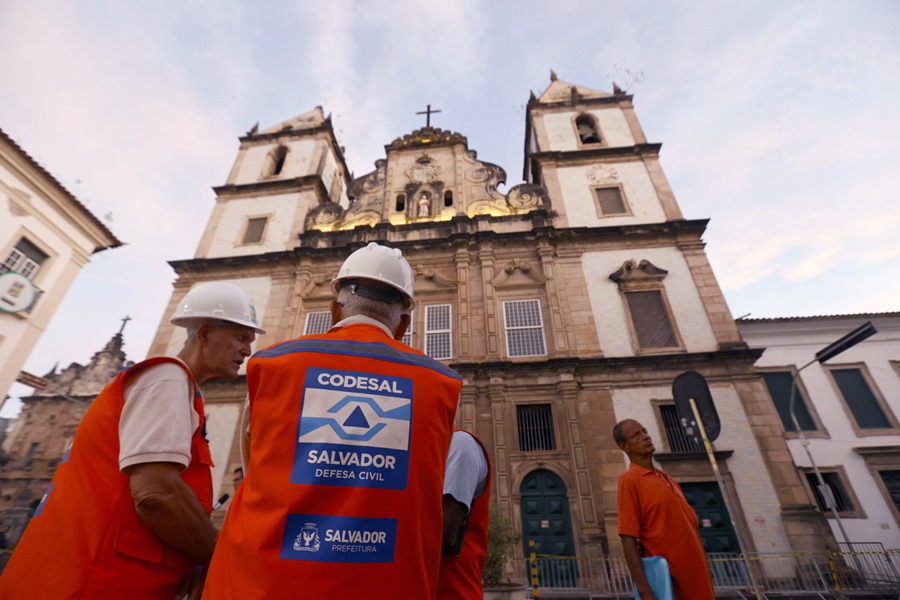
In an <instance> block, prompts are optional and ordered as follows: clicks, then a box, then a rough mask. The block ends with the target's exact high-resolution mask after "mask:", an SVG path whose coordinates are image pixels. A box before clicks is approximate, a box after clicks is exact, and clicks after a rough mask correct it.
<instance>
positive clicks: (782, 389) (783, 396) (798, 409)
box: [762, 371, 818, 431]
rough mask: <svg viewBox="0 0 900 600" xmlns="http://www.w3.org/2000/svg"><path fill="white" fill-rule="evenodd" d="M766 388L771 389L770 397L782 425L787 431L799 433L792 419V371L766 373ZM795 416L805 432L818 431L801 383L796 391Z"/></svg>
mask: <svg viewBox="0 0 900 600" xmlns="http://www.w3.org/2000/svg"><path fill="white" fill-rule="evenodd" d="M762 377H763V381H765V382H766V387H767V388H769V395H770V396H772V401H773V402H774V403H775V409H776V410H777V411H778V416H779V417H781V424H782V425H784V430H785V431H797V428H796V427H794V421H793V419H791V408H790V404H791V384H792V382H793V373H791V372H790V371H766V372H764V373H763V374H762ZM794 416H796V417H797V422H798V423H799V424H800V428H801V429H802V430H803V431H817V430H818V427H816V423H815V421H814V420H813V418H812V415H811V414H810V412H809V404H807V400H806V397H805V395H804V394H803V390H802V389H801V388H800V385H799V382H798V385H797V387H796V389H795V390H794Z"/></svg>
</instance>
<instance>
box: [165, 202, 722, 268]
mask: <svg viewBox="0 0 900 600" xmlns="http://www.w3.org/2000/svg"><path fill="white" fill-rule="evenodd" d="M510 221H521V222H529V223H530V224H531V227H530V228H529V229H526V230H521V231H511V232H497V231H494V230H493V228H492V227H491V224H492V223H498V222H507V223H508V222H510ZM551 222H552V215H550V213H548V212H547V211H545V210H537V211H533V212H531V213H528V214H524V215H512V216H508V217H494V216H492V215H478V216H475V217H465V216H460V217H455V218H454V219H452V220H450V221H441V222H430V223H411V224H408V225H393V224H391V223H388V222H382V223H378V224H376V225H374V226H371V227H370V226H364V227H357V228H354V229H346V230H339V231H318V230H310V231H306V232H304V233H301V234H299V236H298V241H299V245H298V246H297V247H296V248H294V249H293V250H284V251H280V252H268V253H263V254H250V255H241V256H224V257H216V258H190V259H184V260H171V261H169V265H170V266H171V267H172V268H173V269H174V270H175V272H176V273H179V274H181V273H185V272H200V271H205V270H208V269H216V268H223V267H228V268H239V267H248V266H252V265H260V264H276V263H279V262H282V261H285V260H288V261H293V260H296V258H297V257H298V256H304V255H310V254H313V255H315V254H321V255H325V256H328V255H340V256H345V255H346V254H347V253H348V251H349V250H352V249H356V248H357V247H360V248H361V247H363V246H365V245H366V244H367V243H369V242H380V243H386V244H390V245H393V246H396V247H398V248H400V249H402V250H405V249H406V248H411V247H415V248H423V247H428V246H432V245H440V244H448V243H449V244H454V243H466V242H469V241H473V242H482V241H490V240H498V241H499V240H504V241H510V240H534V239H547V238H549V239H551V240H555V243H560V242H562V241H564V240H571V241H573V242H577V241H578V240H580V239H590V240H596V239H597V238H613V239H614V238H621V237H628V238H632V239H633V238H665V237H669V238H671V237H678V236H679V235H681V234H687V235H689V236H691V237H692V238H694V237H697V238H699V237H700V236H701V235H702V234H703V232H704V231H705V230H706V226H707V224H708V223H709V219H690V220H680V221H668V222H665V223H645V224H640V225H617V226H613V227H575V228H556V227H553V226H552V225H550V223H551ZM426 230H427V231H429V233H430V235H428V237H421V238H415V237H414V236H411V235H410V233H411V232H415V231H426ZM504 266H505V265H504Z"/></svg>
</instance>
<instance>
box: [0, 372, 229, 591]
mask: <svg viewBox="0 0 900 600" xmlns="http://www.w3.org/2000/svg"><path fill="white" fill-rule="evenodd" d="M161 362H174V363H176V364H178V365H180V366H182V367H184V368H185V371H187V372H188V377H189V378H190V382H191V386H192V387H194V389H197V388H196V386H195V385H194V378H193V375H191V373H190V371H189V370H188V369H187V367H185V365H184V364H183V363H181V362H180V361H177V360H175V359H174V358H168V357H157V358H151V359H148V360H146V361H144V362H141V363H138V364H136V365H134V366H132V367H131V368H129V369H128V370H126V371H123V372H122V373H120V374H119V376H118V377H116V378H115V379H114V380H113V381H112V382H111V383H109V384H108V385H107V386H106V387H105V388H104V389H103V391H102V392H100V395H99V396H97V398H96V399H95V400H94V402H93V404H91V407H90V408H89V409H88V411H87V412H86V413H85V415H84V418H83V419H82V420H81V424H80V425H79V426H78V430H77V431H76V433H75V440H74V441H73V443H72V447H71V449H70V450H69V452H68V453H67V455H66V456H65V457H64V458H63V462H62V463H60V465H59V468H58V469H57V470H56V474H55V475H54V476H53V480H52V481H51V482H50V487H49V488H48V489H47V493H46V494H45V495H44V499H43V500H42V501H41V504H40V505H39V506H38V508H37V510H36V511H35V513H34V516H33V517H32V519H31V522H30V523H29V525H28V528H27V529H26V530H25V533H24V535H23V536H22V539H21V540H20V541H19V543H18V545H17V546H16V548H15V550H14V551H13V553H12V556H11V557H10V561H9V564H8V565H7V566H6V569H5V570H4V571H3V574H2V576H0V599H2V600H8V599H29V600H30V599H33V598H53V600H62V599H64V598H90V599H91V600H94V599H103V598H107V599H110V600H114V599H115V600H121V599H122V598H128V599H129V600H131V599H135V598H146V599H150V598H153V599H157V598H159V599H162V598H165V599H170V598H172V597H173V596H174V594H175V592H176V590H177V589H178V587H179V586H180V585H181V583H182V582H183V581H184V579H185V576H186V575H187V574H189V573H192V572H193V570H194V564H193V562H191V561H190V560H188V559H187V558H186V557H185V556H183V555H182V554H180V553H179V552H177V551H175V550H173V549H172V548H169V547H167V546H166V545H165V544H164V543H163V542H162V541H161V540H160V539H159V538H158V537H156V535H154V533H153V532H152V531H151V530H150V529H149V528H148V527H147V526H146V525H144V524H143V522H141V520H140V518H139V517H138V515H137V512H136V511H135V508H134V500H133V499H132V497H131V488H130V486H129V480H128V476H127V475H125V474H123V473H122V472H121V471H119V419H120V417H121V415H122V407H123V406H124V405H125V399H124V397H123V389H124V385H125V382H126V381H127V380H128V379H129V378H131V377H132V376H133V375H134V374H135V373H137V372H138V371H140V370H143V369H145V368H147V367H150V366H152V365H156V364H159V363H161ZM194 408H195V410H196V411H197V414H199V415H200V426H199V427H198V428H197V431H196V432H195V433H194V435H193V437H192V438H191V462H190V464H189V465H188V467H187V468H186V469H185V470H184V471H183V472H182V473H181V478H182V479H183V480H184V482H185V483H186V484H187V485H188V486H189V487H190V488H191V489H192V490H193V491H194V493H195V494H196V495H197V498H198V499H199V500H200V504H201V505H203V508H204V509H205V510H206V512H207V513H209V512H211V511H212V476H211V473H210V467H211V466H212V460H211V458H210V454H209V444H208V443H207V441H206V440H205V439H204V437H203V431H204V425H205V417H204V412H203V398H202V396H201V395H200V393H199V391H197V393H196V395H195V398H194Z"/></svg>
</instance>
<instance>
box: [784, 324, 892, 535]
mask: <svg viewBox="0 0 900 600" xmlns="http://www.w3.org/2000/svg"><path fill="white" fill-rule="evenodd" d="M876 331H877V330H876V329H875V326H874V325H872V322H871V321H866V322H865V323H864V324H863V325H860V326H859V327H857V328H856V329H854V330H853V331H851V332H850V333H848V334H847V335H845V336H844V337H842V338H841V339H839V340H837V341H836V342H832V343H831V344H829V345H828V346H826V347H825V348H822V349H821V350H819V351H818V352H816V357H815V358H814V359H813V360H811V361H809V362H808V363H806V364H805V365H803V366H802V367H800V368H799V369H797V372H796V373H794V376H793V377H792V378H791V396H790V401H789V403H788V407H789V409H790V413H791V421H793V423H794V427H795V428H796V429H797V437H798V438H799V439H800V445H801V446H803V449H804V450H806V456H807V457H808V458H809V463H810V464H811V465H812V468H813V471H814V472H815V474H816V481H817V482H818V488H819V493H820V494H821V495H822V499H823V500H824V502H825V505H826V506H827V507H828V508H830V509H831V514H832V515H833V516H834V519H835V520H836V521H837V525H838V529H840V530H841V535H842V536H843V538H844V541H845V542H847V543H848V544H850V543H851V542H850V538H849V537H848V536H847V532H846V531H845V530H844V524H843V522H841V517H840V515H838V511H837V507H836V506H835V502H834V494H833V493H832V491H831V488H830V487H828V485H827V484H826V483H825V478H824V477H822V473H821V471H819V467H818V466H817V465H816V461H815V459H814V458H813V455H812V452H810V450H809V440H807V439H806V436H805V435H803V429H802V428H801V427H800V423H799V422H798V421H797V415H796V414H795V413H794V401H795V399H796V392H797V379H798V378H799V377H800V371H802V370H803V369H805V368H806V367H808V366H810V365H811V364H813V363H816V362H817V363H820V364H822V363H824V362H825V361H826V360H828V359H830V358H834V357H835V356H837V355H838V354H840V353H841V352H843V351H844V350H848V349H850V348H852V347H853V346H855V345H856V344H858V343H860V342H861V341H863V340H864V339H866V338H869V337H871V336H873V335H875V333H876ZM850 549H851V550H853V548H852V546H851V548H850Z"/></svg>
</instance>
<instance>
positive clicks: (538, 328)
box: [503, 300, 547, 356]
mask: <svg viewBox="0 0 900 600" xmlns="http://www.w3.org/2000/svg"><path fill="white" fill-rule="evenodd" d="M503 319H504V322H505V327H506V351H507V355H508V356H543V355H545V354H547V345H546V342H545V340H544V321H543V319H542V317H541V303H540V301H538V300H515V301H511V302H504V303H503Z"/></svg>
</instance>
